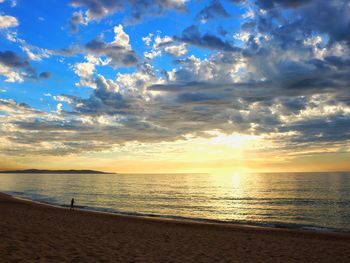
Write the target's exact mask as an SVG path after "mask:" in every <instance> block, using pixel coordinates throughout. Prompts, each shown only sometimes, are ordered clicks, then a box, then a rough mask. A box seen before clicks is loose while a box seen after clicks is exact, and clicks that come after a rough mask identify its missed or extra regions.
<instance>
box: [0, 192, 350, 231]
mask: <svg viewBox="0 0 350 263" xmlns="http://www.w3.org/2000/svg"><path fill="white" fill-rule="evenodd" d="M3 193H4V194H7V195H9V196H11V197H12V198H15V199H18V200H24V201H29V202H32V203H36V204H43V205H47V206H51V207H54V208H60V209H68V208H69V205H67V204H57V203H51V202H46V201H42V200H39V199H34V198H32V197H30V196H28V195H26V194H25V193H19V192H9V191H3ZM75 209H78V210H82V211H88V212H94V213H101V214H112V215H120V216H131V217H139V218H158V219H168V220H175V221H179V222H191V223H207V224H221V225H233V226H234V225H237V226H245V227H257V228H272V229H289V230H298V231H312V232H318V233H341V234H349V235H350V231H349V230H346V229H338V228H329V227H328V228H327V227H321V226H317V225H299V224H288V223H280V222H278V223H275V222H271V223H261V222H254V221H238V220H232V221H223V220H215V219H207V218H191V217H182V216H170V215H160V214H144V213H137V212H124V211H118V210H115V209H111V208H97V207H91V206H75Z"/></svg>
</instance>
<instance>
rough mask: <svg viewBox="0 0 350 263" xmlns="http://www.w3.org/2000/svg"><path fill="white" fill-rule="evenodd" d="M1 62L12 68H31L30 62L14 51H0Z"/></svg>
mask: <svg viewBox="0 0 350 263" xmlns="http://www.w3.org/2000/svg"><path fill="white" fill-rule="evenodd" d="M0 63H1V64H3V65H5V66H7V67H11V68H29V67H30V65H29V62H28V61H27V60H25V59H23V58H21V57H20V56H18V55H17V54H16V53H15V52H13V51H9V50H7V51H0Z"/></svg>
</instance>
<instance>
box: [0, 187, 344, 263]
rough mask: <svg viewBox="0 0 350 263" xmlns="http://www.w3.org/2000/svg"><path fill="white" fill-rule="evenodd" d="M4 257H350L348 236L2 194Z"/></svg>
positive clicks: (105, 259) (104, 259) (253, 259)
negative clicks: (116, 211) (100, 209)
mask: <svg viewBox="0 0 350 263" xmlns="http://www.w3.org/2000/svg"><path fill="white" fill-rule="evenodd" d="M0 262H327V263H329V262H337V263H340V262H350V235H347V234H335V233H316V232H308V231H294V230H284V229H270V228H257V227H245V226H234V225H220V224H207V223H191V222H181V221H174V220H162V219H150V218H138V217H129V216H119V215H112V214H103V213H95V212H88V211H78V210H75V211H70V210H69V209H64V208H55V207H51V206H48V205H43V204H37V203H33V202H29V201H23V200H18V199H15V198H12V197H10V196H8V195H5V194H0Z"/></svg>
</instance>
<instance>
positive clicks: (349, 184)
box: [0, 173, 350, 231]
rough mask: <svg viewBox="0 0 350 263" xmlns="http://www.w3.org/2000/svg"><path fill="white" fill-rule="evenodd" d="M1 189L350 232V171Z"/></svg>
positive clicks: (96, 177) (104, 178)
mask: <svg viewBox="0 0 350 263" xmlns="http://www.w3.org/2000/svg"><path fill="white" fill-rule="evenodd" d="M0 191H2V192H7V193H10V194H13V195H15V196H19V197H23V198H28V199H31V200H36V201H39V202H46V203H50V204H56V205H68V204H69V202H70V199H71V198H72V197H74V198H75V200H76V205H77V206H78V207H80V208H84V209H89V210H97V211H105V212H115V213H122V214H131V215H147V216H161V217H169V218H176V219H194V220H200V221H214V222H217V221H220V222H226V223H242V224H252V225H263V226H271V227H286V228H304V229H313V230H323V231H350V225H349V224H348V222H350V173H279V174H277V173H275V174H230V175H215V174H210V175H209V174H153V175H151V174H1V175H0Z"/></svg>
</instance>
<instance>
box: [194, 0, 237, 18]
mask: <svg viewBox="0 0 350 263" xmlns="http://www.w3.org/2000/svg"><path fill="white" fill-rule="evenodd" d="M217 17H224V18H228V17H230V15H229V13H227V11H226V10H225V8H224V7H223V6H222V4H221V2H220V1H219V0H212V1H211V2H210V4H209V5H208V6H206V7H205V8H204V9H202V10H201V11H200V12H199V13H198V15H197V19H198V20H199V21H201V22H203V23H206V22H207V21H208V20H210V19H215V18H217Z"/></svg>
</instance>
